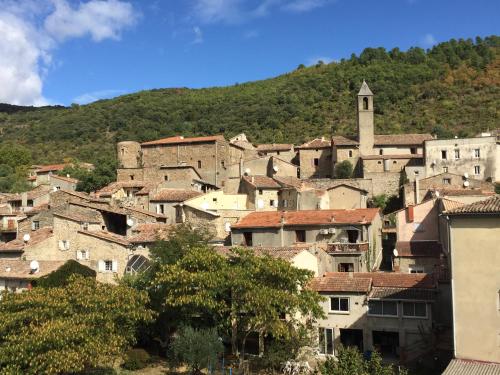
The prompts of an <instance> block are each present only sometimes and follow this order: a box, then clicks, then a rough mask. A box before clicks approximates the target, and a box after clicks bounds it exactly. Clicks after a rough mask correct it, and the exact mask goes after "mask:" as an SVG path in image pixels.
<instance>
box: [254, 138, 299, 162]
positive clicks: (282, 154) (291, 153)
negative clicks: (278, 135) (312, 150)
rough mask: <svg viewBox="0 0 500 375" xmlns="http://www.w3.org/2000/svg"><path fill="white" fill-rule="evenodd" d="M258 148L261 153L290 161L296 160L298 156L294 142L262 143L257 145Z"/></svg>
mask: <svg viewBox="0 0 500 375" xmlns="http://www.w3.org/2000/svg"><path fill="white" fill-rule="evenodd" d="M256 150H257V152H258V153H259V155H263V156H267V155H270V156H276V157H278V158H280V159H282V160H285V161H287V162H289V163H292V162H294V161H295V158H296V156H297V154H296V152H295V150H294V146H293V145H292V144H283V143H272V144H260V145H257V147H256Z"/></svg>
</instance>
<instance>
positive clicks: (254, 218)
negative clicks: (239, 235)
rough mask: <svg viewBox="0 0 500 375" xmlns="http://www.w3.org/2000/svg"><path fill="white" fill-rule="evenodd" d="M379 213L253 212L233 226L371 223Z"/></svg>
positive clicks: (366, 211)
mask: <svg viewBox="0 0 500 375" xmlns="http://www.w3.org/2000/svg"><path fill="white" fill-rule="evenodd" d="M378 214H379V209H378V208H359V209H354V210H304V211H274V212H272V211H271V212H266V211H261V212H252V213H250V214H248V215H247V216H245V217H244V218H242V219H240V220H239V221H238V222H237V223H236V224H234V225H233V226H232V227H233V228H266V227H269V228H278V227H280V226H281V224H282V223H283V224H284V225H285V226H294V225H335V224H358V225H359V224H369V223H371V222H372V221H373V220H374V219H375V217H376V216H377V215H378Z"/></svg>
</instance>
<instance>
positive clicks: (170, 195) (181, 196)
mask: <svg viewBox="0 0 500 375" xmlns="http://www.w3.org/2000/svg"><path fill="white" fill-rule="evenodd" d="M199 195H202V193H201V192H199V191H194V190H185V189H162V190H159V191H158V192H157V193H156V194H154V195H153V196H152V197H151V199H150V200H151V201H164V202H184V201H185V200H188V199H191V198H194V197H197V196H199Z"/></svg>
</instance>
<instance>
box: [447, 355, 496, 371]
mask: <svg viewBox="0 0 500 375" xmlns="http://www.w3.org/2000/svg"><path fill="white" fill-rule="evenodd" d="M442 375H500V363H491V362H480V361H472V360H465V359H452V360H451V362H450V363H449V364H448V367H446V370H444V372H443V374H442Z"/></svg>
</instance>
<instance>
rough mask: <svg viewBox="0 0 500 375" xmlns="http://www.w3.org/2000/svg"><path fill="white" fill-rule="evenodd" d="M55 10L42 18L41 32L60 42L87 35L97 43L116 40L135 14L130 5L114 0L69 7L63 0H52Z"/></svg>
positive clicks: (129, 24)
mask: <svg viewBox="0 0 500 375" xmlns="http://www.w3.org/2000/svg"><path fill="white" fill-rule="evenodd" d="M52 1H53V3H54V6H55V11H54V12H53V13H51V14H50V15H49V16H48V17H47V18H46V19H45V25H44V27H45V30H46V31H47V32H48V33H49V34H50V35H51V36H53V37H54V38H56V39H58V40H64V39H67V38H77V37H82V36H86V35H90V36H91V37H92V39H93V40H95V41H96V42H99V41H101V40H103V39H108V38H110V39H118V38H119V36H120V31H121V30H122V29H123V28H124V27H127V26H131V25H133V24H134V23H135V21H136V19H137V15H136V14H135V13H134V10H133V7H132V4H130V3H125V2H122V1H118V0H106V1H98V0H92V1H89V2H87V3H80V4H79V6H78V7H77V8H72V7H71V5H70V4H68V3H67V2H66V0H52Z"/></svg>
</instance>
